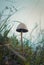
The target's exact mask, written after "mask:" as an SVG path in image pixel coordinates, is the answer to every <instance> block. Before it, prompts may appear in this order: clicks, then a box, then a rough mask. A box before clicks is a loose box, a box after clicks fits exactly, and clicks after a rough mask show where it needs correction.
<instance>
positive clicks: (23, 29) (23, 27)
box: [16, 23, 28, 32]
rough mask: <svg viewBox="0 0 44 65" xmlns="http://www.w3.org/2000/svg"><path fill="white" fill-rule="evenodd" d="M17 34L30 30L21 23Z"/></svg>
mask: <svg viewBox="0 0 44 65" xmlns="http://www.w3.org/2000/svg"><path fill="white" fill-rule="evenodd" d="M16 31H17V32H28V29H27V27H26V25H25V24H24V23H20V24H19V25H18V27H17V29H16Z"/></svg>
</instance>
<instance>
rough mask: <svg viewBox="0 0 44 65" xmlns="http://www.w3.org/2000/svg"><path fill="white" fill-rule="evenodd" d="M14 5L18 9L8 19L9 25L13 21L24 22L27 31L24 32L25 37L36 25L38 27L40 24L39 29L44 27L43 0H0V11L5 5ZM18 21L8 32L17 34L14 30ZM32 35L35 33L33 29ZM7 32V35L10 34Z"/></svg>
mask: <svg viewBox="0 0 44 65" xmlns="http://www.w3.org/2000/svg"><path fill="white" fill-rule="evenodd" d="M12 5H14V6H15V7H16V8H17V9H18V11H17V12H16V13H15V14H14V15H12V16H11V17H10V19H9V22H11V25H12V24H14V23H13V21H20V22H22V23H24V24H25V25H26V26H27V28H28V30H29V32H28V33H25V34H24V36H25V37H29V36H30V35H29V34H31V31H32V30H33V29H34V28H35V27H36V25H37V29H39V28H40V27H39V26H40V25H41V29H44V0H0V12H1V11H2V10H3V9H4V8H5V6H12ZM6 13H7V12H6ZM17 26H18V23H15V26H14V27H13V28H12V30H11V32H10V34H11V35H12V33H15V34H18V33H17V32H16V28H17ZM33 32H34V33H33V35H37V34H36V33H38V32H35V31H33ZM10 34H9V35H10Z"/></svg>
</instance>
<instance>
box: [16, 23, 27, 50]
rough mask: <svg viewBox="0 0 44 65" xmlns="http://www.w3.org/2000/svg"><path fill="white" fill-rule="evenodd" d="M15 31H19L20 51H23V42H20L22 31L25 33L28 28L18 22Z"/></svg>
mask: <svg viewBox="0 0 44 65" xmlns="http://www.w3.org/2000/svg"><path fill="white" fill-rule="evenodd" d="M16 31H17V32H21V48H22V51H24V49H23V42H22V33H26V32H28V29H27V27H26V25H25V24H24V23H20V24H19V25H18V27H17V29H16Z"/></svg>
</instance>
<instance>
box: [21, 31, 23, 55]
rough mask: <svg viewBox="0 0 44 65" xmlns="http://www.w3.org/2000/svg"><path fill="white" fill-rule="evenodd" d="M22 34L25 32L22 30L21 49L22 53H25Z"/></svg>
mask: <svg viewBox="0 0 44 65" xmlns="http://www.w3.org/2000/svg"><path fill="white" fill-rule="evenodd" d="M22 34H23V32H21V51H22V54H23V51H24V49H23V39H22Z"/></svg>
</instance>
